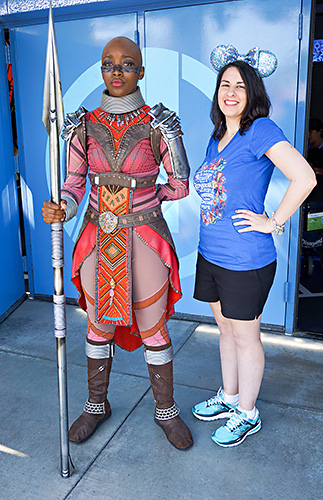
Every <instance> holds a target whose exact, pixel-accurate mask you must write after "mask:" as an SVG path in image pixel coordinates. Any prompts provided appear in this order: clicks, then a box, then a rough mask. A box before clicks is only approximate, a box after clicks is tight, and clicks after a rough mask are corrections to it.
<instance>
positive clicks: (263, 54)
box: [210, 45, 278, 78]
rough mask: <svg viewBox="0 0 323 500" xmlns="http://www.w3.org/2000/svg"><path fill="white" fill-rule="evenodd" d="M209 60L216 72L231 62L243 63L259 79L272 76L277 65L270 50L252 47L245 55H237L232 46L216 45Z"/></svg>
mask: <svg viewBox="0 0 323 500" xmlns="http://www.w3.org/2000/svg"><path fill="white" fill-rule="evenodd" d="M210 60H211V64H212V66H213V68H214V69H215V70H216V71H219V70H220V69H221V68H223V66H226V64H229V63H231V62H234V61H244V62H246V63H247V64H249V66H251V67H252V68H253V69H255V70H256V71H257V73H258V74H259V76H261V78H265V77H267V76H270V75H272V74H273V73H274V71H276V69H277V65H278V61H277V57H276V56H275V54H273V53H272V52H270V50H260V48H259V47H254V48H253V49H251V50H249V52H248V53H247V54H239V52H238V51H237V49H236V48H235V47H233V45H218V46H217V47H215V49H213V50H212V52H211V56H210Z"/></svg>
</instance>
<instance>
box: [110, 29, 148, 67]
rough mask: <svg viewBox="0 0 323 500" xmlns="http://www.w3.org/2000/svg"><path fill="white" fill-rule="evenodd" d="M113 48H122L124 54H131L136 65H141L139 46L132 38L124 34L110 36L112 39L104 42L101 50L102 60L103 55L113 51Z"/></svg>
mask: <svg viewBox="0 0 323 500" xmlns="http://www.w3.org/2000/svg"><path fill="white" fill-rule="evenodd" d="M115 48H118V49H121V48H122V49H123V50H124V55H126V56H132V57H133V58H134V59H135V60H136V62H137V65H138V66H142V55H141V50H140V48H139V47H138V45H137V44H136V43H135V42H134V41H133V40H130V38H127V37H125V36H117V37H116V38H112V40H110V42H108V43H107V44H106V46H105V47H104V49H103V52H102V61H103V59H104V58H105V57H107V56H109V55H110V53H111V51H113V50H114V49H115Z"/></svg>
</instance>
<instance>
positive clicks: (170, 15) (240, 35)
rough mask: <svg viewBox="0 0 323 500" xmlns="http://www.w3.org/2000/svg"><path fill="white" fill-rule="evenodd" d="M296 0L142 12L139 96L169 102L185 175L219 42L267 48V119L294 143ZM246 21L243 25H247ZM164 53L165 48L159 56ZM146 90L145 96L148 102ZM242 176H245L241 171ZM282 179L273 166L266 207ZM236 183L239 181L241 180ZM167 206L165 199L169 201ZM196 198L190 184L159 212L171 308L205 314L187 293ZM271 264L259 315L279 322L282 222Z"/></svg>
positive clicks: (198, 143)
mask: <svg viewBox="0 0 323 500" xmlns="http://www.w3.org/2000/svg"><path fill="white" fill-rule="evenodd" d="M299 11H300V2H298V1H295V0H286V1H285V2H284V3H283V4H282V3H281V2H280V0H271V1H270V2H258V1H255V0H249V1H243V2H236V3H235V4H234V8H232V3H230V2H228V3H217V4H209V5H199V6H191V7H186V8H175V9H165V10H159V11H157V10H156V11H151V12H146V13H145V28H146V29H145V35H146V44H147V58H146V59H147V60H146V66H147V77H146V85H147V99H148V104H153V102H154V101H156V100H157V99H158V93H159V99H160V100H163V101H164V102H165V104H166V105H169V106H171V107H173V108H175V109H176V110H177V111H178V112H179V114H180V116H181V118H182V126H183V130H184V134H185V135H184V140H185V145H186V148H187V150H188V154H189V159H190V162H191V167H192V174H194V172H195V171H196V169H197V168H198V167H199V166H200V164H201V163H202V161H203V158H204V153H205V148H206V145H207V143H208V139H209V135H210V132H211V130H212V124H211V122H210V119H209V111H210V106H211V99H212V97H213V92H214V87H215V80H216V73H215V72H214V71H213V69H212V66H211V65H210V61H209V57H210V53H211V51H212V50H213V48H214V47H215V46H217V45H220V44H225V45H226V44H229V43H230V44H232V45H234V46H235V47H236V48H237V49H238V51H239V52H240V53H243V54H245V53H247V52H248V51H249V50H250V49H251V48H253V47H255V46H258V47H260V48H262V49H268V50H271V51H272V52H274V53H275V54H276V56H277V58H278V69H277V71H276V73H274V75H272V76H271V77H269V78H268V79H266V80H265V85H266V87H267V91H268V93H269V95H270V97H271V100H272V105H273V106H272V118H273V119H274V120H275V121H276V122H277V123H278V124H279V126H280V127H281V128H282V129H283V130H284V132H285V134H286V136H287V138H288V139H289V140H290V141H291V143H292V144H293V143H294V134H295V117H296V104H297V103H296V97H297V78H298V46H299V41H298V16H299ZM248 26H252V30H251V29H247V27H248ZM167 54H168V55H167ZM151 96H153V99H152V100H151V101H150V98H151ZM246 182H251V179H249V178H248V175H247V173H246ZM287 186H288V181H287V179H286V178H285V177H284V176H283V175H282V174H281V173H280V172H279V171H278V170H277V169H276V171H275V174H274V176H273V180H272V182H271V186H270V190H269V194H268V198H267V211H268V213H271V212H272V211H273V210H274V209H275V208H276V207H277V205H278V204H279V202H280V200H281V198H282V196H283V194H284V191H285V190H286V189H287ZM242 189H243V187H242ZM170 205H171V204H170ZM198 206H199V199H198V196H197V195H196V193H195V192H194V189H193V187H192V189H191V195H190V197H189V198H188V199H185V200H181V201H180V202H179V203H176V205H175V204H173V206H170V208H169V210H167V206H166V207H165V208H166V210H164V212H165V213H166V218H167V220H168V222H169V225H170V227H171V228H172V230H173V235H174V239H175V243H176V246H177V250H178V253H179V256H180V261H181V269H180V271H181V278H182V285H183V291H184V296H183V299H182V300H181V301H180V302H179V304H178V306H177V311H181V312H190V313H195V314H205V315H211V312H210V309H209V306H208V304H201V303H199V302H197V301H195V300H194V299H192V290H193V287H194V272H195V269H194V265H195V260H196V246H197V241H198V222H199V220H198V219H199V210H198ZM276 245H277V251H278V270H277V275H276V279H275V284H274V286H273V288H272V291H271V294H270V296H269V299H268V302H267V305H266V308H265V311H264V314H263V319H262V320H263V322H264V323H270V324H273V325H284V323H285V302H284V290H285V282H286V280H287V272H288V252H289V223H288V224H287V231H286V233H285V234H284V235H283V236H282V237H280V238H276Z"/></svg>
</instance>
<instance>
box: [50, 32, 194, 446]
mask: <svg viewBox="0 0 323 500" xmlns="http://www.w3.org/2000/svg"><path fill="white" fill-rule="evenodd" d="M101 70H102V76H103V80H104V83H105V85H106V89H105V90H104V92H103V94H102V99H101V104H100V107H98V108H97V109H95V110H94V111H91V112H87V111H86V110H85V109H84V108H82V107H81V108H80V109H79V110H78V111H77V112H76V113H73V114H69V115H67V119H66V120H65V129H64V132H63V138H64V139H65V140H66V141H67V177H66V180H65V182H64V185H63V187H62V190H61V198H62V201H61V206H58V205H55V204H53V203H51V202H50V201H45V202H44V204H43V208H42V211H43V218H44V221H45V222H47V223H48V224H50V223H52V222H57V221H59V220H65V221H68V220H70V219H71V218H72V217H74V216H75V214H76V212H77V208H78V206H79V204H80V202H81V200H82V198H83V196H84V193H85V184H86V176H87V174H88V175H89V180H90V182H91V184H92V186H91V192H90V196H89V205H88V209H87V211H86V214H85V217H84V221H83V225H82V228H81V230H80V234H79V236H78V239H77V242H76V244H75V247H74V251H73V269H72V281H73V283H74V284H75V285H76V287H77V289H78V291H79V304H80V305H81V307H82V308H83V309H84V310H86V312H87V319H88V329H87V335H86V355H87V365H88V389H89V397H88V400H87V402H86V403H85V406H84V411H83V413H82V414H81V416H80V417H79V418H78V419H77V420H76V421H75V422H74V423H73V425H72V426H71V428H70V431H69V439H70V440H71V441H74V442H76V443H80V442H82V441H84V440H85V439H87V438H88V437H89V436H91V434H93V432H94V431H95V430H96V429H97V427H98V425H100V424H101V423H102V422H103V421H104V420H105V419H107V418H108V417H109V416H110V415H111V408H110V403H109V402H108V400H107V390H108V384H109V377H110V371H111V365H112V358H113V353H114V343H116V344H117V345H119V346H121V347H122V348H124V349H127V350H130V351H131V350H134V349H136V348H138V347H139V346H140V345H142V343H143V344H144V351H145V352H144V354H145V359H146V362H147V365H148V369H149V375H150V380H151V386H152V390H153V395H154V398H155V401H156V407H155V421H156V423H157V424H159V425H160V426H161V427H162V428H163V430H164V431H165V433H166V436H167V438H168V440H169V441H170V442H171V443H172V444H173V445H174V446H175V447H176V448H178V449H187V448H188V447H189V446H191V445H192V444H193V440H192V436H191V433H190V430H189V428H188V427H187V426H186V424H185V423H184V422H183V420H182V419H181V418H180V417H179V408H178V406H177V404H176V403H175V401H174V399H173V350H172V343H171V339H170V335H169V331H168V327H167V319H168V318H169V316H170V315H171V314H172V313H173V312H174V303H175V302H176V301H178V300H179V299H180V297H181V288H180V282H179V273H178V260H177V257H176V252H175V248H174V243H173V240H172V237H171V235H170V232H169V229H168V227H167V224H166V222H165V220H164V218H163V215H162V212H161V206H160V205H161V202H162V201H164V200H177V199H179V198H183V197H185V196H187V194H188V177H189V165H188V161H187V156H186V152H185V149H184V146H183V142H182V137H181V136H182V132H181V128H180V125H179V120H178V118H177V117H176V115H175V113H173V112H170V111H169V110H168V109H167V108H165V107H164V106H163V105H162V104H161V103H160V104H158V105H156V106H154V108H152V109H150V108H149V106H147V105H146V104H145V102H144V100H143V97H142V95H141V92H140V89H139V87H138V86H137V83H138V79H139V80H141V79H142V78H143V76H144V67H143V66H142V56H141V52H140V49H139V47H138V46H137V45H136V44H135V43H134V42H133V41H132V40H130V39H128V38H125V37H117V38H114V39H112V40H111V41H110V42H109V43H108V44H107V45H106V46H105V48H104V50H103V54H102V67H101ZM161 161H162V162H163V166H164V168H165V170H166V173H167V176H168V182H167V183H165V184H161V185H156V179H157V176H158V173H159V165H160V163H161Z"/></svg>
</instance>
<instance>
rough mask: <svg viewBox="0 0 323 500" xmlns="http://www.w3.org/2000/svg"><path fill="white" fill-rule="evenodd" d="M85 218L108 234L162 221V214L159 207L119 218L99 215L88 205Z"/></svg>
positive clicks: (108, 212) (110, 213) (110, 215)
mask: <svg viewBox="0 0 323 500" xmlns="http://www.w3.org/2000/svg"><path fill="white" fill-rule="evenodd" d="M85 217H86V218H87V219H89V220H90V221H91V222H93V224H95V225H96V226H100V228H101V229H102V231H104V232H105V233H107V234H109V233H112V231H114V230H115V229H119V228H130V227H134V226H142V225H143V224H148V223H149V222H155V221H157V220H160V219H162V218H163V214H162V211H161V208H160V206H157V207H153V208H148V209H147V210H141V211H140V212H132V213H131V214H125V215H120V216H117V215H115V214H114V213H113V212H110V211H106V212H102V214H99V212H98V211H97V210H96V209H95V208H93V207H91V205H89V206H88V208H87V211H86V213H85Z"/></svg>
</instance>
